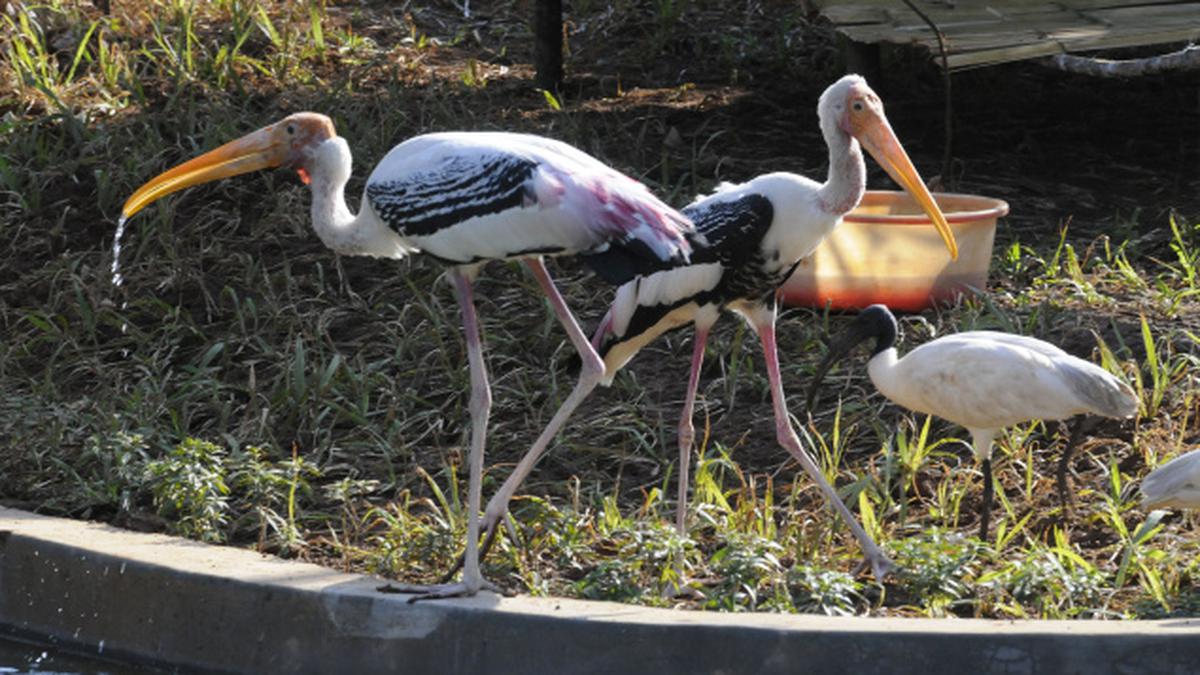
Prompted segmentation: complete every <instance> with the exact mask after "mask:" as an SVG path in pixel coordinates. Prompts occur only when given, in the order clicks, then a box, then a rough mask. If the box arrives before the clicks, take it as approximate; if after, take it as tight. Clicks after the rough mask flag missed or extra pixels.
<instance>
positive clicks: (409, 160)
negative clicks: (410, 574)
mask: <svg viewBox="0 0 1200 675" xmlns="http://www.w3.org/2000/svg"><path fill="white" fill-rule="evenodd" d="M350 164H351V161H350V148H349V146H348V145H347V143H346V141H345V140H344V139H342V138H340V137H339V136H338V135H337V133H336V132H335V130H334V126H333V122H332V121H331V120H330V119H329V118H328V117H325V116H324V115H319V114H316V113H297V114H294V115H291V116H289V117H287V118H285V119H283V120H282V121H280V122H277V123H275V124H272V125H270V126H267V127H264V128H263V129H260V130H258V131H255V132H253V133H251V134H248V135H246V136H244V137H242V138H240V139H238V140H235V141H233V142H230V143H227V144H225V145H223V146H221V147H219V148H217V149H215V150H212V151H211V152H209V153H207V154H204V155H202V156H200V157H197V158H195V159H192V160H190V161H188V162H185V163H184V164H181V165H179V166H177V167H175V168H173V169H171V170H169V171H166V172H165V173H163V174H161V175H159V176H158V177H156V178H154V179H153V180H151V181H150V182H148V183H146V184H145V185H143V186H142V187H141V188H139V189H138V190H137V191H136V192H135V193H134V194H133V196H131V197H130V198H129V200H128V201H127V202H126V203H125V207H124V209H123V211H122V223H123V222H124V220H125V219H127V218H129V217H130V216H132V215H133V214H135V213H137V212H138V211H139V210H140V209H142V208H144V207H145V206H146V205H148V204H150V203H151V202H153V201H154V200H156V199H159V198H160V197H163V196H165V195H167V194H169V193H171V192H175V191H177V190H181V189H183V188H185V187H188V186H191V185H196V184H199V183H204V182H208V181H213V180H217V179H219V178H225V177H228V176H234V175H237V174H242V173H246V172H249V171H254V170H256V169H262V168H268V167H287V168H290V169H294V170H295V171H297V172H298V173H299V175H300V178H301V180H303V181H304V182H305V183H307V184H308V185H309V187H310V188H311V190H312V221H313V229H315V230H316V232H317V235H318V236H319V237H320V238H321V241H322V242H324V243H325V245H326V246H327V247H329V248H331V249H333V250H334V251H336V252H338V253H341V254H345V255H367V256H378V257H387V258H402V257H404V256H406V255H409V254H415V253H422V254H425V255H428V256H431V257H433V258H435V259H437V260H438V261H440V262H442V263H444V264H446V265H448V266H449V268H450V269H449V275H450V278H451V280H452V281H453V284H454V289H455V292H456V294H457V298H458V302H459V305H460V306H461V309H462V316H463V330H464V333H465V336H466V344H467V356H468V361H469V364H470V372H471V399H470V414H471V432H470V433H471V446H470V448H471V449H470V458H469V462H470V474H469V479H468V504H469V507H468V528H467V529H468V533H467V542H466V548H465V553H464V557H465V567H464V569H463V575H462V579H461V581H459V582H458V583H444V584H439V585H436V586H403V587H400V588H399V589H396V590H398V591H400V592H413V593H419V594H421V595H419V596H418V597H417V598H414V599H422V598H437V597H449V596H455V595H473V594H475V593H477V592H478V591H479V590H480V589H481V588H484V587H492V585H491V584H490V583H488V582H487V581H486V580H485V579H484V578H483V576H482V574H481V572H480V569H479V555H478V548H477V547H478V541H479V507H480V492H481V487H480V486H481V475H482V470H483V449H484V442H485V437H486V428H487V420H488V413H489V409H490V406H491V391H490V388H489V385H488V377H487V369H486V366H485V364H484V361H483V351H482V343H481V341H480V336H479V325H478V321H477V317H476V313H475V305H474V301H473V299H472V281H473V280H474V278H475V276H476V274H477V273H478V271H479V268H480V267H481V266H482V265H483V263H486V262H487V261H489V260H504V259H512V258H520V259H521V260H522V261H523V262H524V263H525V265H526V266H527V267H528V268H529V270H530V271H531V272H532V273H533V276H534V277H535V278H536V279H537V282H538V284H539V285H540V286H541V288H542V291H543V292H545V294H546V295H547V297H548V298H549V299H550V304H551V305H552V307H553V308H554V312H555V314H556V315H557V316H558V319H559V321H561V322H562V324H563V326H564V327H565V328H566V330H567V334H568V336H570V339H571V342H572V344H574V346H575V348H576V350H578V352H579V356H580V359H581V361H582V364H583V365H582V375H581V383H584V384H586V383H588V382H592V383H594V382H599V381H600V379H601V378H603V377H604V362H603V360H602V359H601V358H600V356H599V355H598V354H597V353H596V351H595V349H594V348H593V347H592V345H591V343H590V342H589V341H588V339H587V337H586V336H585V335H584V333H583V331H582V330H581V329H580V328H579V324H578V323H577V322H576V321H575V317H574V316H573V315H572V313H571V311H570V309H569V308H568V307H567V305H566V303H565V302H564V301H563V298H562V296H561V295H560V294H559V292H558V289H557V288H556V287H555V285H554V282H553V281H552V280H551V278H550V275H549V273H548V272H547V270H546V267H545V264H544V263H543V261H542V256H544V255H570V254H574V255H579V256H582V257H583V259H584V260H585V261H587V262H588V263H589V264H590V265H591V266H592V267H593V268H594V269H596V270H597V272H598V273H599V274H600V275H601V276H603V277H605V278H606V279H609V280H611V281H613V282H615V283H620V282H623V281H625V280H627V279H630V278H632V277H633V276H634V275H635V274H637V273H638V272H640V271H643V270H646V269H654V268H657V267H660V266H661V265H663V264H682V263H684V262H685V261H686V260H687V258H688V255H689V253H690V250H691V244H690V243H689V241H688V239H687V238H686V237H685V235H687V234H688V233H692V232H693V228H692V225H691V223H690V221H689V220H688V219H687V218H686V217H684V216H682V215H680V214H679V213H678V212H677V211H675V210H673V209H672V208H670V207H669V206H667V205H666V204H664V203H662V202H660V201H659V200H658V199H656V198H655V197H654V196H653V195H652V194H650V192H649V191H648V190H647V189H646V188H645V186H643V185H642V184H640V183H638V182H637V181H635V180H633V179H632V178H629V177H628V176H625V175H624V174H621V173H619V172H617V171H615V170H613V169H612V168H610V167H608V166H606V165H604V164H602V163H601V162H599V161H597V160H596V159H595V158H593V157H591V156H590V155H587V154H585V153H583V152H581V151H579V150H577V149H575V148H573V147H571V146H569V145H567V144H565V143H561V142H559V141H555V140H551V139H548V138H542V137H538V136H532V135H524V134H512V133H500V132H457V133H437V134H427V135H423V136H417V137H415V138H412V139H409V140H407V141H405V142H403V143H401V144H400V145H398V146H396V147H395V148H392V150H391V151H390V152H389V153H388V154H387V155H386V156H385V157H384V158H383V160H382V161H380V163H379V164H378V166H376V167H375V170H374V171H372V172H371V175H370V177H369V178H368V179H367V184H366V190H365V194H364V195H363V199H362V205H361V207H360V208H359V211H358V214H357V215H356V214H353V213H351V212H350V210H349V208H347V206H346V202H345V199H344V196H343V192H344V188H345V185H346V181H347V180H348V179H349V177H350ZM693 238H694V237H693Z"/></svg>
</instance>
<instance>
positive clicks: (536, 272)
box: [484, 258, 605, 552]
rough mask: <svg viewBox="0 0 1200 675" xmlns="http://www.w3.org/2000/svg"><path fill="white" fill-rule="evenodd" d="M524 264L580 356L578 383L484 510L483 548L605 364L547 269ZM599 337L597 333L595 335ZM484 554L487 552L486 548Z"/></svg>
mask: <svg viewBox="0 0 1200 675" xmlns="http://www.w3.org/2000/svg"><path fill="white" fill-rule="evenodd" d="M524 262H525V264H526V265H527V266H528V267H529V271H530V272H532V273H533V276H534V278H536V279H537V281H538V284H539V285H540V286H541V287H542V291H544V292H545V293H546V297H548V298H549V299H550V305H551V306H552V307H553V308H554V313H555V314H556V315H557V316H558V320H559V321H560V322H562V325H563V327H564V328H566V329H567V335H568V337H570V339H571V344H573V345H574V346H575V350H576V351H577V352H579V358H580V369H579V381H578V382H577V383H576V384H575V388H574V389H573V390H572V391H571V393H570V394H569V395H568V396H567V398H566V400H565V401H563V402H562V404H561V405H560V406H559V408H558V411H557V412H555V413H554V417H553V418H551V419H550V423H549V424H547V425H546V428H545V429H544V430H542V433H541V435H540V436H538V438H537V441H536V442H534V444H533V447H531V448H530V449H529V451H528V452H526V453H525V456H524V457H522V458H521V461H520V462H519V463H518V464H517V466H516V468H515V469H513V472H512V474H511V475H510V476H509V477H508V480H506V481H504V485H502V486H500V490H499V491H497V492H496V494H495V495H494V496H493V497H492V498H491V499H490V500H489V501H488V505H487V510H486V511H485V513H484V525H485V527H486V529H487V533H488V541H487V544H485V546H487V545H490V543H491V540H492V537H493V536H494V533H495V527H496V525H497V524H498V523H499V522H500V518H501V517H502V516H503V515H504V512H505V511H507V510H508V502H509V501H510V500H511V499H512V496H513V494H514V493H515V492H516V491H517V488H518V487H520V485H521V483H522V482H523V481H524V480H525V477H526V476H528V475H529V472H530V471H532V470H533V467H534V465H536V464H537V462H538V460H539V459H541V457H542V455H543V454H545V452H546V449H547V448H548V447H549V446H550V442H551V441H553V440H554V437H555V436H556V435H557V434H558V431H559V430H560V429H561V428H562V427H563V425H564V424H566V422H567V418H569V417H570V416H571V413H573V412H574V411H575V408H577V407H579V404H580V403H582V402H583V400H584V399H586V398H587V396H588V394H590V393H591V392H592V390H593V389H595V388H596V385H597V384H599V383H600V380H601V379H603V377H604V361H603V359H601V358H600V355H599V354H598V353H596V349H595V348H594V347H593V346H592V343H591V342H589V341H588V339H587V337H586V336H584V334H583V330H582V329H580V328H579V323H578V322H577V321H576V320H575V316H574V315H573V314H572V313H571V310H570V309H569V308H568V307H567V303H566V301H564V300H563V297H562V295H560V294H559V292H558V288H557V287H555V285H554V281H553V280H552V279H551V278H550V273H549V272H548V271H546V265H545V263H543V262H542V259H541V258H526V259H525V261H524ZM600 330H601V331H603V330H605V325H604V324H603V323H602V324H601V327H600ZM597 335H598V336H601V334H600V333H597ZM485 552H486V548H485Z"/></svg>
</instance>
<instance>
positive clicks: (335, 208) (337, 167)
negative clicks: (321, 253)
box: [307, 136, 360, 255]
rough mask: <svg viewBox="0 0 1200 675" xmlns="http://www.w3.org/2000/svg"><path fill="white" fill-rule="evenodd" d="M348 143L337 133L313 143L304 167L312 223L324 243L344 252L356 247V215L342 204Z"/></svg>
mask: <svg viewBox="0 0 1200 675" xmlns="http://www.w3.org/2000/svg"><path fill="white" fill-rule="evenodd" d="M350 166H351V159H350V146H349V145H347V144H346V141H345V139H343V138H341V137H340V136H334V137H333V138H331V139H329V140H328V141H325V142H324V143H321V144H320V145H318V146H316V148H314V149H313V151H312V156H311V157H310V159H309V161H308V164H307V170H308V175H309V178H310V179H311V182H310V183H309V188H311V189H312V223H313V229H314V230H316V232H317V236H319V237H320V238H321V241H322V242H324V243H325V245H326V246H328V247H329V248H331V249H333V250H334V251H337V252H338V253H344V254H347V255H355V254H357V253H359V251H358V250H356V249H357V248H358V238H359V237H358V234H357V231H358V230H359V229H360V228H358V227H356V221H357V218H355V217H354V214H353V213H351V212H350V209H349V208H348V207H347V206H346V194H345V192H346V182H347V181H349V180H350Z"/></svg>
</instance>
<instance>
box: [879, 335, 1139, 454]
mask: <svg viewBox="0 0 1200 675" xmlns="http://www.w3.org/2000/svg"><path fill="white" fill-rule="evenodd" d="M867 372H868V374H869V376H870V378H871V382H872V383H873V384H874V385H875V388H876V389H878V390H879V392H880V393H881V394H883V395H884V396H886V397H888V398H889V399H891V400H892V401H893V402H895V403H897V404H898V405H901V406H904V407H905V408H908V409H909V410H912V411H915V412H920V413H926V414H930V415H936V416H938V417H941V418H942V419H945V420H949V421H951V422H954V423H955V424H959V425H961V426H963V427H966V428H967V430H968V431H970V433H971V436H972V439H973V441H974V443H973V449H974V453H975V456H976V457H977V458H978V459H980V460H986V459H988V458H990V457H991V453H992V441H993V439H994V438H995V436H996V434H997V433H999V431H1000V430H1001V429H1003V428H1005V427H1009V426H1012V425H1014V424H1019V423H1021V422H1027V421H1030V420H1063V419H1067V418H1070V417H1074V416H1075V415H1079V414H1084V413H1086V414H1092V415H1100V416H1102V417H1114V418H1125V417H1131V416H1133V414H1134V413H1136V412H1137V397H1136V396H1135V395H1134V393H1133V391H1132V390H1131V389H1130V388H1129V385H1127V384H1125V383H1124V382H1122V381H1121V380H1120V379H1118V378H1117V377H1116V376H1114V375H1113V374H1112V373H1109V372H1108V371H1107V370H1105V369H1103V368H1101V367H1100V366H1097V365H1095V364H1094V363H1090V362H1088V361H1085V360H1083V359H1081V358H1078V357H1076V356H1072V355H1070V354H1068V353H1066V352H1064V351H1063V350H1061V349H1059V348H1058V347H1056V346H1054V345H1052V344H1050V343H1048V342H1044V341H1042V340H1038V339H1037V338H1032V337H1027V336H1024V335H1013V334H1010V333H998V332H993V331H970V332H965V333H955V334H953V335H947V336H945V337H942V338H938V339H936V340H933V341H931V342H927V343H925V344H923V345H921V346H919V347H917V348H915V349H913V350H912V351H910V352H909V353H908V354H905V355H904V357H903V358H900V357H898V355H897V353H896V349H895V347H891V348H888V349H885V350H883V351H881V352H879V353H878V354H876V355H875V356H873V357H872V358H871V360H870V362H869V363H868V364H867Z"/></svg>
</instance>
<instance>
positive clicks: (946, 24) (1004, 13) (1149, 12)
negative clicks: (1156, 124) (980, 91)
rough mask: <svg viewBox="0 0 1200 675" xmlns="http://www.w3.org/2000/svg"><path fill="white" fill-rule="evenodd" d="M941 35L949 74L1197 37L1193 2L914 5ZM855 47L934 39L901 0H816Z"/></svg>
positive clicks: (1033, 0) (938, 1)
mask: <svg viewBox="0 0 1200 675" xmlns="http://www.w3.org/2000/svg"><path fill="white" fill-rule="evenodd" d="M915 1H916V2H917V6H918V7H920V8H921V10H922V11H923V12H925V13H926V14H927V15H928V16H929V17H930V19H931V20H932V21H933V22H934V23H935V24H936V25H937V26H938V28H939V29H940V30H941V31H942V34H943V35H944V36H945V37H946V41H947V49H948V56H949V62H950V67H951V69H952V70H957V69H961V68H971V67H978V66H985V65H991V64H996V63H1004V62H1008V61H1019V60H1023V59H1028V58H1035V57H1039V56H1049V55H1053V54H1060V53H1064V52H1078V51H1089V50H1096V49H1113V48H1120V47H1134V46H1141V45H1152V44H1162V43H1168V42H1182V41H1186V40H1195V39H1198V38H1200V1H1198V0H1057V1H1052V2H1047V1H1046V0H1012V1H1009V2H995V1H991V2H989V1H987V0H915ZM816 5H817V6H818V8H819V10H820V12H821V14H822V15H823V16H825V17H826V18H828V19H829V20H830V21H832V22H833V23H834V25H835V26H836V28H837V30H838V31H839V32H841V33H843V34H844V35H846V37H848V38H850V39H851V40H853V41H855V42H862V43H868V44H872V43H878V42H891V43H898V44H915V45H920V46H923V47H925V48H926V49H929V50H930V51H931V52H934V53H936V52H937V50H938V45H937V36H936V35H935V34H934V33H933V31H932V30H930V28H929V26H928V25H927V24H926V23H925V22H924V20H922V19H921V18H920V17H919V16H917V14H916V13H914V12H913V11H912V10H910V9H909V8H908V7H907V6H905V5H904V3H902V2H900V0H853V1H852V2H838V1H837V0H816Z"/></svg>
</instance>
